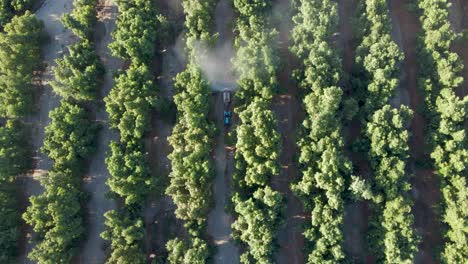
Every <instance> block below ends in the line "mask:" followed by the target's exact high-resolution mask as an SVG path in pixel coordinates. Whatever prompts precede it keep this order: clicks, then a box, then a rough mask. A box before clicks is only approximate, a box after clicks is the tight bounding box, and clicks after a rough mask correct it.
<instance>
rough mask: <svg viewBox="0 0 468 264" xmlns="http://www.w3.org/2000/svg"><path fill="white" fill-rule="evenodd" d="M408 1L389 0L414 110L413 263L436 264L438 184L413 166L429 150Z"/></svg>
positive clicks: (416, 28) (416, 26)
mask: <svg viewBox="0 0 468 264" xmlns="http://www.w3.org/2000/svg"><path fill="white" fill-rule="evenodd" d="M409 2H410V1H408V0H392V1H390V8H391V14H392V18H393V21H394V25H397V26H398V27H399V28H400V29H401V30H400V33H401V43H399V44H400V47H401V48H402V49H403V51H404V53H405V60H404V62H403V71H404V78H403V79H402V85H403V86H404V87H405V89H407V90H408V91H409V105H410V107H411V109H412V110H413V111H414V117H413V119H412V122H411V125H410V131H411V134H412V136H411V138H410V151H411V157H412V159H411V161H410V165H411V167H412V170H413V173H414V177H413V178H412V179H411V184H412V191H411V194H412V196H413V199H414V206H413V214H414V217H415V226H414V227H415V229H416V231H417V233H418V234H420V235H421V238H422V242H421V244H420V248H419V253H418V254H417V256H416V259H415V263H438V260H437V258H436V254H435V252H436V249H437V248H438V247H439V246H440V245H441V241H442V238H441V229H440V221H439V217H438V214H437V212H436V206H437V204H438V203H439V201H440V191H439V181H438V179H437V177H436V176H435V175H434V173H433V171H431V170H428V169H423V168H420V167H417V166H415V161H417V160H419V161H423V160H429V152H430V150H429V149H428V147H427V146H426V144H425V128H426V127H427V125H428V122H427V120H425V119H424V118H423V116H422V115H421V114H419V113H418V109H420V108H421V107H422V106H423V105H424V95H423V93H422V91H421V89H420V88H419V87H418V82H417V80H418V75H419V71H420V69H419V63H418V58H417V41H418V40H417V37H418V34H420V31H421V25H420V22H419V19H418V17H417V15H416V14H414V13H411V12H410V11H408V8H407V5H408V3H409Z"/></svg>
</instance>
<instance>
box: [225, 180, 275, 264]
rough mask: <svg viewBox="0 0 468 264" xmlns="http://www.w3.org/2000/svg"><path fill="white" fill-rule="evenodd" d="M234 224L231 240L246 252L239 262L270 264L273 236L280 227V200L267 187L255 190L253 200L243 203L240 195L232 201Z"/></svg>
mask: <svg viewBox="0 0 468 264" xmlns="http://www.w3.org/2000/svg"><path fill="white" fill-rule="evenodd" d="M232 201H233V203H234V204H235V209H234V210H235V211H236V213H237V214H238V218H237V220H236V221H235V222H234V223H233V224H232V228H233V234H232V236H233V238H234V239H237V240H240V241H244V242H245V243H246V244H247V245H248V247H249V250H248V251H247V252H245V253H244V254H242V256H241V262H243V263H251V259H254V260H255V262H256V263H273V258H272V252H273V250H274V240H275V233H274V232H271V230H276V229H277V228H279V226H280V225H281V223H282V220H281V215H280V213H281V211H282V210H283V204H284V202H283V197H282V196H281V194H280V193H279V192H277V191H274V190H273V189H271V188H270V187H269V186H266V187H263V188H262V187H260V188H258V189H256V191H255V192H254V193H253V195H252V197H250V198H249V199H247V200H244V199H243V198H241V197H240V195H239V194H235V195H234V196H233V198H232Z"/></svg>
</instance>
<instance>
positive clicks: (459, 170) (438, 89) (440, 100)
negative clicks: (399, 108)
mask: <svg viewBox="0 0 468 264" xmlns="http://www.w3.org/2000/svg"><path fill="white" fill-rule="evenodd" d="M418 3H419V8H420V11H421V13H422V14H421V17H420V20H421V23H422V27H423V35H422V38H421V49H420V57H421V63H422V67H421V69H422V71H421V76H420V79H419V84H420V86H421V87H423V89H424V91H425V93H426V105H427V109H426V110H427V113H426V114H427V116H428V118H429V119H430V123H431V126H430V134H431V143H432V147H433V151H432V154H431V157H432V159H433V160H434V165H435V169H436V173H437V174H438V175H439V176H440V179H441V188H442V197H443V204H442V211H443V218H442V219H443V222H444V223H445V224H446V226H445V227H446V234H445V244H444V248H443V252H442V256H441V257H442V258H441V261H442V263H461V262H463V261H465V260H466V259H467V258H468V230H467V228H466V226H467V225H468V223H467V221H468V220H467V219H468V210H467V209H466V208H467V204H468V191H467V188H466V186H467V183H466V175H467V166H466V164H468V151H467V149H468V141H467V139H466V127H465V126H464V125H465V124H466V120H467V117H468V97H467V96H465V97H463V98H460V97H458V96H457V95H455V88H457V87H458V86H459V85H460V84H461V83H462V82H463V77H461V71H462V69H463V64H462V61H461V60H460V58H459V57H458V55H457V54H455V53H453V52H451V50H450V46H451V44H452V42H453V41H454V40H455V39H456V38H457V35H456V34H455V33H454V32H453V31H452V29H451V26H450V23H449V17H448V16H449V15H448V8H449V6H448V5H449V3H448V1H446V0H435V1H428V0H420V1H418ZM465 81H466V80H465Z"/></svg>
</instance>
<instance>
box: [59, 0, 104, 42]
mask: <svg viewBox="0 0 468 264" xmlns="http://www.w3.org/2000/svg"><path fill="white" fill-rule="evenodd" d="M96 4H97V0H76V1H74V2H73V6H74V8H73V11H72V13H70V14H66V15H65V16H63V18H62V22H63V24H64V26H65V27H67V28H69V29H70V30H71V31H73V33H74V34H75V35H76V36H78V37H80V38H82V39H92V35H93V29H94V28H93V27H94V25H95V24H96V22H97V16H96V15H97V14H96Z"/></svg>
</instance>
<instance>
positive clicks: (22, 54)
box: [0, 12, 44, 117]
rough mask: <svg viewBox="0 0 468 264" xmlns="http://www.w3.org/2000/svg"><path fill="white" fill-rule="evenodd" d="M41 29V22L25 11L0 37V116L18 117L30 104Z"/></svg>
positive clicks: (26, 110) (9, 24)
mask: <svg viewBox="0 0 468 264" xmlns="http://www.w3.org/2000/svg"><path fill="white" fill-rule="evenodd" d="M43 28H44V25H43V24H42V22H41V21H40V20H38V19H37V18H36V17H35V16H34V15H33V14H31V13H29V12H26V13H25V14H24V15H22V16H17V17H14V18H13V19H12V20H11V22H10V23H8V24H7V25H6V26H5V28H4V31H5V32H4V33H1V34H0V61H1V62H2V63H0V116H6V117H19V116H22V115H24V114H26V113H27V112H28V111H29V110H30V109H31V107H32V105H33V102H32V100H33V95H34V83H33V82H34V77H35V72H36V71H38V70H39V68H40V66H41V50H40V43H41V41H42V40H43V38H44V33H43Z"/></svg>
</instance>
